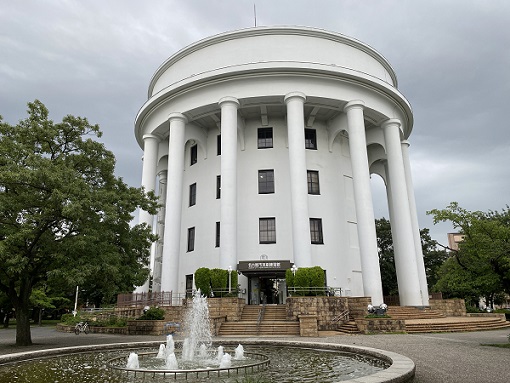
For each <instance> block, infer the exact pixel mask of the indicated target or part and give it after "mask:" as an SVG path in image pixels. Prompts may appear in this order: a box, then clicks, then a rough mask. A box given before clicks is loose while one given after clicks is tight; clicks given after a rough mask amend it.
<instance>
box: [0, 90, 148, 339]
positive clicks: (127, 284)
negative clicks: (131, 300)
mask: <svg viewBox="0 0 510 383" xmlns="http://www.w3.org/2000/svg"><path fill="white" fill-rule="evenodd" d="M100 136H101V133H100V130H99V127H98V126H97V125H91V124H89V122H88V121H87V120H86V119H85V118H80V117H73V116H70V115H68V116H66V117H64V118H63V120H62V122H60V123H54V122H53V121H51V120H50V119H49V118H48V110H47V109H46V107H45V106H44V105H43V104H42V103H41V102H40V101H37V100H36V101H35V102H33V103H29V104H28V117H27V118H26V119H24V120H21V121H20V122H19V123H18V124H17V125H16V126H11V125H9V124H8V123H5V122H3V120H2V119H1V117H0V153H1V155H0V263H1V264H2V267H1V268H0V290H1V291H3V292H4V293H5V294H6V295H7V297H8V298H9V300H10V302H11V303H12V305H13V307H14V309H15V311H16V344H17V345H30V344H31V343H32V339H31V333H30V316H29V308H30V296H31V295H32V292H33V290H34V288H38V287H40V286H41V285H42V283H43V282H44V283H48V284H52V283H58V284H60V285H61V286H68V288H70V289H71V288H72V286H76V285H83V284H85V283H86V282H87V281H90V280H96V281H97V280H100V279H102V283H103V285H104V284H106V283H109V284H110V285H118V284H121V287H122V288H123V289H126V290H132V289H133V286H135V285H139V284H142V283H143V281H144V280H145V279H146V278H147V275H148V267H147V266H148V262H149V255H150V245H151V243H152V242H153V241H154V239H155V238H154V236H153V235H152V234H151V231H150V229H149V228H148V227H146V226H145V225H136V226H133V227H131V226H130V222H131V220H132V219H133V215H132V213H133V212H134V211H135V210H136V209H137V208H138V207H140V208H142V209H144V210H147V211H149V212H151V213H153V214H154V213H155V212H156V208H157V202H156V197H155V196H154V194H153V193H148V194H145V193H144V191H143V190H142V189H137V188H132V187H128V186H127V185H126V184H125V183H124V182H123V181H122V179H121V178H117V177H115V175H114V168H115V158H114V155H113V154H112V153H111V152H110V151H108V150H106V149H105V147H104V145H103V144H101V143H99V142H97V141H95V140H94V139H93V138H94V137H100Z"/></svg>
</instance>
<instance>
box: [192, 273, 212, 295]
mask: <svg viewBox="0 0 510 383" xmlns="http://www.w3.org/2000/svg"><path fill="white" fill-rule="evenodd" d="M195 286H196V287H197V289H200V292H201V293H202V294H203V295H205V296H206V297H208V296H210V295H211V270H210V269H209V268H207V267H201V268H199V269H197V270H196V271H195Z"/></svg>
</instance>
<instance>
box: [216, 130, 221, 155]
mask: <svg viewBox="0 0 510 383" xmlns="http://www.w3.org/2000/svg"><path fill="white" fill-rule="evenodd" d="M216 155H217V156H221V134H218V135H217V136H216Z"/></svg>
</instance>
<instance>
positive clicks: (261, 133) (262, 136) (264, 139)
mask: <svg viewBox="0 0 510 383" xmlns="http://www.w3.org/2000/svg"><path fill="white" fill-rule="evenodd" d="M257 147H258V148H259V149H268V148H272V147H273V128H259V129H258V131H257Z"/></svg>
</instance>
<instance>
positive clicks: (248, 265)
mask: <svg viewBox="0 0 510 383" xmlns="http://www.w3.org/2000/svg"><path fill="white" fill-rule="evenodd" d="M291 267H292V264H291V262H290V261H272V260H263V261H239V264H238V265H237V270H238V271H240V272H241V273H242V272H250V271H251V272H256V271H285V270H287V269H290V268H291Z"/></svg>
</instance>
